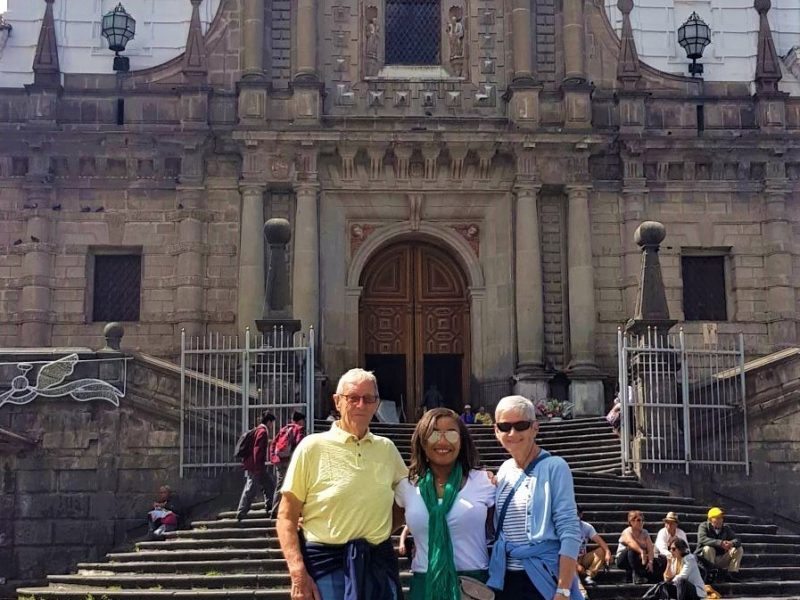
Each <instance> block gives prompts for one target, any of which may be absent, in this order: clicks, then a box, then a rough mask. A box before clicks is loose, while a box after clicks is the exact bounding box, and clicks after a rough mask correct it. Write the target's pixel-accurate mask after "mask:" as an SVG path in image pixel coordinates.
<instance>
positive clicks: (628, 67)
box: [617, 0, 642, 90]
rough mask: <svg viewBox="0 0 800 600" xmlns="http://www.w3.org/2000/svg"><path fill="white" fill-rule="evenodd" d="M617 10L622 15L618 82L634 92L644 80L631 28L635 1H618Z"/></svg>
mask: <svg viewBox="0 0 800 600" xmlns="http://www.w3.org/2000/svg"><path fill="white" fill-rule="evenodd" d="M617 8H619V10H620V12H621V13H622V35H621V36H620V48H619V58H618V59H617V81H619V82H620V83H621V84H622V88H623V89H624V90H634V89H636V87H637V85H638V84H639V81H640V80H641V79H642V73H641V71H640V70H639V53H638V52H637V51H636V42H635V41H634V39H633V27H632V26H631V11H632V10H633V0H618V1H617Z"/></svg>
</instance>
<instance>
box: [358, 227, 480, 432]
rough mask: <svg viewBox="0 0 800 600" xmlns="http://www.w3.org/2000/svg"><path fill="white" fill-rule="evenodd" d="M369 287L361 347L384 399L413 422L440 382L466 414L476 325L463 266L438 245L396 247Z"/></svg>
mask: <svg viewBox="0 0 800 600" xmlns="http://www.w3.org/2000/svg"><path fill="white" fill-rule="evenodd" d="M361 286H362V289H363V292H362V295H361V302H360V306H359V332H360V343H359V349H360V353H361V357H362V361H363V362H362V364H364V365H365V367H366V368H367V369H370V370H372V371H375V374H376V375H377V376H378V382H379V384H380V391H381V397H382V398H384V399H385V400H390V401H394V402H395V403H396V404H397V409H398V412H402V413H403V414H404V415H405V418H406V420H408V421H413V420H415V419H416V415H417V414H418V411H419V410H420V408H421V407H422V406H423V398H424V396H425V391H426V390H429V389H430V388H431V387H432V386H433V385H435V386H436V387H437V389H438V390H439V392H440V393H441V394H442V397H443V400H444V404H445V405H446V406H449V407H450V408H453V409H454V410H456V411H460V410H461V408H462V407H463V405H464V403H465V402H467V399H468V398H469V381H470V356H469V353H470V322H469V299H468V297H467V283H466V278H465V277H464V273H463V271H462V270H461V268H460V267H459V266H458V264H457V263H456V262H455V261H454V260H453V259H452V258H451V257H450V256H449V255H448V254H447V253H446V252H443V251H442V250H440V249H439V248H437V247H435V246H433V245H431V244H426V243H422V242H413V243H405V244H397V245H392V246H389V247H387V248H385V249H383V250H381V251H380V252H378V253H376V254H375V256H373V257H372V258H371V259H370V261H369V262H368V263H367V265H366V267H365V268H364V270H363V272H362V276H361Z"/></svg>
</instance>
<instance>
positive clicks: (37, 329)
mask: <svg viewBox="0 0 800 600" xmlns="http://www.w3.org/2000/svg"><path fill="white" fill-rule="evenodd" d="M52 193H53V192H52V189H51V188H50V187H49V186H46V185H35V184H34V185H31V186H30V187H28V188H27V201H26V202H25V204H24V206H23V209H22V210H23V211H24V213H25V214H26V215H27V219H26V221H25V236H24V238H23V244H21V245H20V249H21V250H22V251H23V252H24V253H25V256H24V258H23V260H22V295H21V297H20V322H21V331H20V338H21V339H20V342H21V345H22V346H33V347H38V346H49V345H50V340H51V336H52V314H51V310H52V295H53V290H52V288H51V276H52V268H53V254H54V252H55V250H54V246H53V243H52V230H53V226H52V223H51V221H50V217H49V215H50V214H51V210H50V204H51V201H50V200H51V197H52Z"/></svg>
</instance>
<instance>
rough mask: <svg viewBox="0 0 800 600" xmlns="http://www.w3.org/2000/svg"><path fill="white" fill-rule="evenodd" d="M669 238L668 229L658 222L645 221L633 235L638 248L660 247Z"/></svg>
mask: <svg viewBox="0 0 800 600" xmlns="http://www.w3.org/2000/svg"><path fill="white" fill-rule="evenodd" d="M666 237H667V228H666V227H664V225H663V223H659V222H658V221H644V222H643V223H642V224H641V225H639V227H637V228H636V231H635V232H634V234H633V240H634V241H635V242H636V244H637V245H638V246H641V247H642V248H646V247H648V246H658V245H659V244H661V242H663V241H664V238H666Z"/></svg>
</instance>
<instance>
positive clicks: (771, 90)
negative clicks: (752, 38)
mask: <svg viewBox="0 0 800 600" xmlns="http://www.w3.org/2000/svg"><path fill="white" fill-rule="evenodd" d="M753 8H755V9H756V12H758V20H759V25H758V45H757V48H756V73H755V77H754V78H753V82H754V83H755V87H756V94H755V100H756V115H757V121H758V125H759V126H760V127H761V129H762V130H767V131H780V130H783V129H785V128H786V97H787V96H788V94H787V93H785V92H781V91H779V90H778V82H779V81H780V80H781V77H782V73H781V66H780V62H781V60H780V57H779V56H778V52H777V51H776V50H775V42H774V41H773V39H772V30H771V29H770V26H769V19H768V18H767V13H768V12H769V10H770V8H772V2H770V0H755V1H754V3H753Z"/></svg>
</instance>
